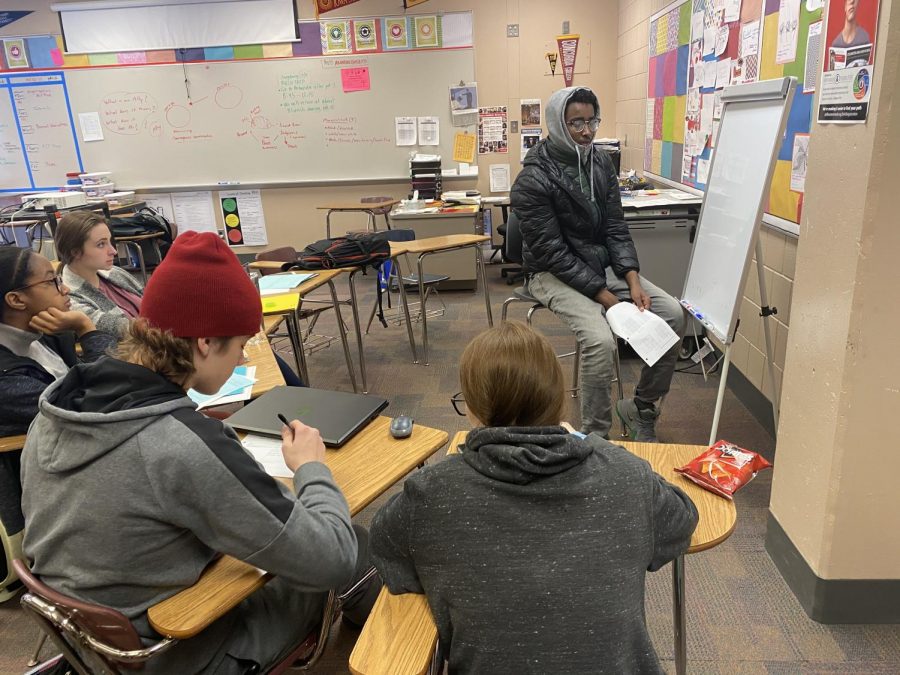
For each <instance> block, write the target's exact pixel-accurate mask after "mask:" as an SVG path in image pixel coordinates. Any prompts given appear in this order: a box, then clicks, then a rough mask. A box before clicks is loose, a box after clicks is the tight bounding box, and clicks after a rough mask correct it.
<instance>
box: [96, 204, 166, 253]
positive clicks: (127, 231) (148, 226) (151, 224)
mask: <svg viewBox="0 0 900 675" xmlns="http://www.w3.org/2000/svg"><path fill="white" fill-rule="evenodd" d="M109 229H110V231H111V232H112V236H113V239H115V238H116V237H135V236H138V235H141V234H157V233H160V232H161V233H162V235H163V236H162V237H160V238H159V240H158V241H157V244H158V245H159V252H160V254H161V258H165V257H166V253H167V252H168V251H169V247H170V246H171V245H172V240H173V238H174V231H175V228H174V227H172V224H171V223H170V222H169V221H168V220H166V218H165V217H164V216H162V215H161V214H159V213H157V212H156V211H154V210H153V209H151V208H150V207H147V206H145V207H144V208H142V209H139V210H138V211H136V212H135V213H134V214H132V215H130V216H128V217H127V218H116V217H113V218H110V219H109ZM138 244H139V245H140V247H141V249H142V251H143V254H144V260H146V261H147V262H148V263H149V264H151V265H155V264H158V263H161V262H162V259H160V260H156V253H155V249H154V248H153V244H152V243H151V242H149V241H141V242H138Z"/></svg>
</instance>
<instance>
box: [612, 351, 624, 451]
mask: <svg viewBox="0 0 900 675" xmlns="http://www.w3.org/2000/svg"><path fill="white" fill-rule="evenodd" d="M613 363H614V364H615V367H616V387H617V388H618V390H619V398H618V400H619V401H621V400H622V399H623V398H625V394H624V391H623V389H622V368H621V364H620V362H619V339H618V338H616V349H615V354H614V355H613ZM616 417H619V416H618V415H616ZM619 433H620V434H621V436H622V438H628V430H627V429H625V422H624V420H622V418H621V417H619Z"/></svg>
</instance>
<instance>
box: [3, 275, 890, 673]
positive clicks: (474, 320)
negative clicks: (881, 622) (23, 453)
mask: <svg viewBox="0 0 900 675" xmlns="http://www.w3.org/2000/svg"><path fill="white" fill-rule="evenodd" d="M488 276H489V278H490V285H491V294H492V300H493V302H492V304H493V307H494V318H495V320H499V318H500V305H501V303H502V301H503V299H505V298H506V297H507V296H508V295H509V291H510V287H508V286H506V285H505V284H503V283H502V282H501V281H500V280H499V276H500V275H499V272H498V267H496V266H491V267H489V268H488ZM371 279H372V277H371V276H368V277H362V278H361V280H360V291H361V293H360V295H361V300H360V305H361V313H362V315H363V317H364V320H365V317H367V316H368V310H369V308H370V307H371V301H372V298H373V295H374V294H373V293H371V289H370V286H371V284H372V283H373V282H372V281H371ZM344 285H345V283H344V282H342V281H339V283H338V289H339V291H343V292H344V294H346V289H345V288H342V286H344ZM442 297H443V299H444V300H445V302H446V304H447V313H446V315H445V316H443V317H439V318H435V319H433V320H431V321H430V322H429V327H430V331H429V335H430V338H431V357H430V361H431V365H429V366H424V365H414V364H413V363H412V362H411V358H410V352H409V347H408V343H407V342H406V332H405V329H404V328H403V327H398V326H393V325H392V326H390V327H389V328H387V329H385V328H383V327H381V326H380V325H378V324H377V322H376V323H375V324H374V325H373V327H372V332H371V334H370V335H369V336H368V337H367V339H366V354H367V356H368V372H369V390H370V392H372V393H377V394H380V395H383V396H385V397H386V398H388V399H389V400H390V401H391V405H390V406H389V407H388V409H387V410H386V411H385V414H388V415H394V416H395V415H398V414H400V413H405V414H409V415H412V416H413V417H414V418H415V420H416V422H417V423H419V424H424V425H427V426H431V427H437V428H441V429H445V430H446V431H448V432H450V434H451V435H452V434H453V433H454V432H455V431H457V430H460V429H463V428H465V427H466V426H467V424H466V421H465V419H464V418H462V417H458V416H457V415H456V414H455V413H454V412H453V409H452V407H451V406H450V402H449V398H450V396H451V395H452V394H453V393H454V392H456V391H457V390H458V389H459V384H458V379H457V372H456V368H457V364H458V360H459V355H460V353H461V352H462V349H463V347H464V346H465V344H466V343H467V342H468V340H469V339H471V338H472V337H473V336H474V335H476V334H477V333H478V332H479V331H480V330H482V329H483V328H484V327H485V326H486V321H485V312H484V303H483V301H482V297H481V294H480V293H479V294H473V293H466V292H457V293H449V292H448V293H443V294H442ZM430 306H431V305H430ZM524 311H525V307H524V306H522V305H514V306H513V308H512V309H511V311H510V317H511V318H522V317H524ZM345 316H346V318H347V319H349V312H346V314H345ZM535 326H536V327H538V328H539V329H540V330H541V331H542V332H544V333H545V334H547V335H549V336H550V337H551V339H552V340H553V342H554V344H555V345H556V346H557V347H558V350H559V351H560V352H562V351H568V350H570V349H571V347H572V345H573V339H572V337H571V334H569V333H568V331H567V330H566V329H565V328H564V327H563V326H562V325H560V324H559V323H557V322H556V320H555V319H554V317H553V316H552V315H551V314H550V313H549V312H539V313H538V314H537V315H536V317H535ZM417 328H418V326H417ZM316 332H317V333H323V334H328V335H336V334H337V333H336V324H335V323H334V321H333V319H332V318H331V317H330V316H329V315H324V316H323V317H322V319H321V320H320V322H319V325H318V326H317V328H316ZM417 337H418V331H417ZM285 355H286V356H289V354H288V353H285ZM624 356H625V358H624V359H623V380H624V382H625V391H626V396H629V395H630V393H631V390H632V388H633V386H634V383H635V382H636V381H637V377H638V373H639V371H640V367H639V362H638V361H637V360H636V359H635V358H634V357H633V356H632V357H628V355H624ZM289 360H290V359H289ZM690 365H691V363H690V362H684V363H682V364H680V367H686V366H690ZM309 367H310V378H311V380H312V383H311V384H312V386H315V387H320V388H329V389H339V390H346V391H349V390H351V388H350V381H349V378H348V376H347V371H346V367H345V366H344V361H343V354H342V351H341V349H340V345H339V343H335V344H333V345H332V346H331V347H330V348H328V349H325V350H322V351H319V352H317V353H315V354H313V355H312V356H311V357H310V358H309ZM564 369H565V370H566V372H567V374H568V375H569V376H571V360H567V361H566V362H565V364H564ZM717 386H718V379H717V377H715V376H713V377H711V378H710V380H709V381H707V382H704V380H703V378H702V377H700V376H699V375H694V374H688V373H677V374H676V375H675V378H674V381H673V384H672V391H671V392H670V394H669V396H668V397H667V398H666V401H665V406H664V411H663V415H662V417H661V419H660V422H659V425H658V432H659V436H660V439H661V440H663V441H667V442H677V443H698V444H705V443H706V441H707V440H708V439H707V436H708V434H709V426H710V423H711V420H712V414H713V407H714V404H715V394H716V387H717ZM571 403H572V405H571V406H570V413H571V414H570V421H571V422H572V423H573V424H574V425H575V426H576V427H577V426H578V422H579V418H580V415H579V411H578V401H577V400H576V399H572V401H571ZM719 436H720V437H722V438H727V439H728V440H731V441H734V442H736V443H738V444H740V445H743V446H744V447H747V448H750V449H753V450H756V451H758V452H761V453H763V454H764V455H765V456H766V457H768V458H769V459H773V458H774V456H775V441H774V439H773V438H772V437H771V436H770V435H769V434H768V433H767V432H766V431H765V430H764V429H763V427H762V426H760V425H759V424H758V423H757V421H756V420H755V419H754V418H753V416H752V415H751V414H750V413H749V412H748V410H747V409H746V408H745V407H744V406H743V405H742V404H741V403H740V402H739V401H738V400H737V399H736V398H735V397H734V396H733V395H732V394H731V393H730V392H729V393H728V394H727V395H726V398H725V405H724V409H723V414H722V422H721V424H720V432H719ZM443 453H444V450H441V451H439V452H438V453H437V454H436V455H435V457H433V458H432V459H431V460H430V461H431V462H436V461H440V460H441V457H442V456H443ZM771 476H772V474H771V472H763V473H762V474H760V475H759V476H758V477H757V478H756V480H754V481H753V482H752V483H751V484H750V485H749V486H748V487H747V488H746V489H744V490H743V491H742V492H741V493H740V494H739V495H738V496H737V498H736V500H735V501H736V503H737V507H738V523H737V527H736V529H735V532H734V534H733V535H732V536H731V538H729V539H728V540H727V541H726V542H725V543H723V544H722V545H720V546H718V547H716V548H715V549H712V550H709V551H705V552H703V553H700V554H697V555H693V556H690V557H689V558H688V560H687V590H686V593H687V595H686V597H687V622H688V633H687V644H688V672H689V673H692V674H693V673H697V674H706V673H710V674H711V673H723V674H724V673H728V674H731V673H747V674H750V673H753V674H757V673H779V674H781V673H783V674H786V675H787V674H791V675H793V674H796V673H859V674H860V675H862V674H863V673H865V674H870V673H877V674H881V673H883V674H885V675H886V674H888V673H892V674H896V673H900V626H896V625H890V626H878V625H871V626H843V625H839V626H824V625H821V624H818V623H815V622H814V621H811V620H810V619H809V618H808V617H807V616H806V614H804V612H803V610H802V609H801V608H800V605H799V604H798V603H797V601H796V599H795V598H794V596H793V595H792V594H791V592H790V590H789V589H788V588H787V586H786V585H785V583H784V582H783V581H782V579H781V577H780V576H779V574H778V572H777V570H776V569H775V566H774V565H773V563H772V561H771V560H770V559H769V556H768V555H767V554H766V552H765V549H764V546H763V539H764V535H765V518H766V510H767V506H768V501H769V491H770V487H771ZM396 489H397V488H395V490H396ZM390 494H393V490H392V491H391V492H390V493H388V494H387V495H384V496H383V497H382V498H381V499H379V500H377V501H376V502H375V503H374V504H373V505H372V506H370V507H369V508H368V509H366V510H365V511H364V512H362V513H361V514H360V515H359V516H358V517H357V520H358V522H360V523H361V524H363V525H366V524H368V523H369V522H370V521H371V518H372V516H373V514H374V513H375V512H376V511H377V509H378V508H379V507H380V506H381V505H382V504H383V503H384V501H385V499H387V497H388V496H389V495H390ZM671 603H672V595H671V573H670V571H669V567H666V568H664V569H663V570H661V571H660V572H657V573H655V574H651V575H649V578H648V582H647V600H646V611H647V622H648V624H649V626H650V632H651V635H652V637H653V641H654V643H655V645H656V649H657V651H658V653H659V655H660V658H661V659H662V661H663V665H664V667H665V668H666V670H667V671H668V672H674V666H673V661H672V657H673V647H672V616H671ZM37 635H38V632H37V628H36V627H35V626H34V625H32V623H31V622H30V621H29V620H28V619H27V617H25V616H24V615H23V614H22V612H21V610H20V609H19V608H18V603H17V602H16V601H10V602H7V603H5V604H3V605H0V636H2V638H0V645H2V646H0V673H21V672H23V670H24V669H25V662H26V660H27V658H28V654H29V653H30V652H31V651H32V649H33V648H34V645H35V642H36V638H37ZM356 635H357V633H355V632H353V631H351V630H348V629H347V628H345V627H343V626H342V624H340V623H338V624H337V625H336V627H335V630H334V632H333V635H332V641H331V642H330V643H329V646H328V649H327V650H326V653H325V656H324V657H323V659H322V661H320V663H319V665H318V666H317V668H316V672H320V673H346V672H348V669H347V659H348V657H349V654H350V651H351V650H352V648H353V643H354V641H355V639H356ZM50 651H51V650H50V648H49V647H48V648H47V650H46V652H45V655H47V654H49V653H50Z"/></svg>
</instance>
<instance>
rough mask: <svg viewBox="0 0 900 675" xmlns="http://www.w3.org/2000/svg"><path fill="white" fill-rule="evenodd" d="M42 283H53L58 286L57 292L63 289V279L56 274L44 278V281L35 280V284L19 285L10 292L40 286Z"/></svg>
mask: <svg viewBox="0 0 900 675" xmlns="http://www.w3.org/2000/svg"><path fill="white" fill-rule="evenodd" d="M41 284H53V285H54V286H56V292H57V293H62V289H63V280H62V277H61V276H60V275H58V274H57V275H56V276H55V277H53V278H52V279H44V280H43V281H35V282H34V283H33V284H28V285H27V286H19V287H18V288H14V289H12V290H11V291H8V292H9V293H15V292H16V291H24V290H25V289H27V288H32V287H34V286H40V285H41Z"/></svg>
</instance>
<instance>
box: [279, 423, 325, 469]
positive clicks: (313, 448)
mask: <svg viewBox="0 0 900 675" xmlns="http://www.w3.org/2000/svg"><path fill="white" fill-rule="evenodd" d="M281 454H283V455H284V463H285V464H286V465H287V467H288V468H289V469H290V470H291V471H297V469H299V468H300V467H301V466H303V465H304V464H306V463H307V462H324V461H325V444H324V443H323V442H322V436H321V435H320V434H319V430H318V429H316V428H314V427H308V426H306V425H305V424H303V422H301V421H299V420H294V421H293V422H291V425H290V426H283V427H282V428H281Z"/></svg>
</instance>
